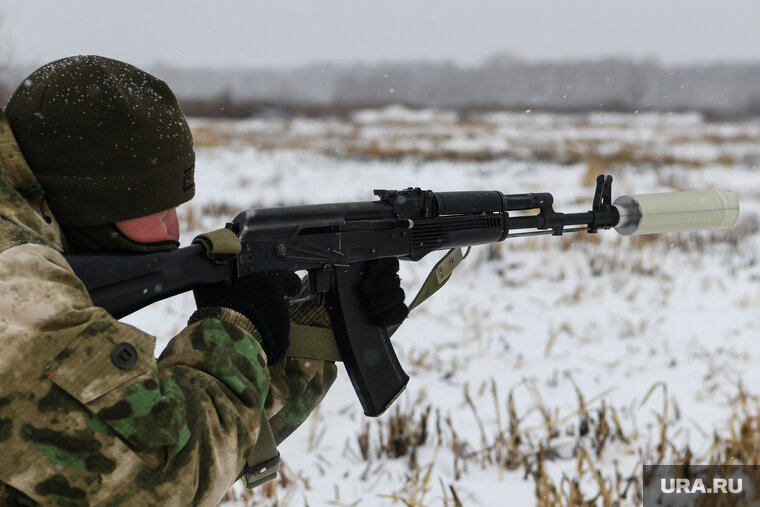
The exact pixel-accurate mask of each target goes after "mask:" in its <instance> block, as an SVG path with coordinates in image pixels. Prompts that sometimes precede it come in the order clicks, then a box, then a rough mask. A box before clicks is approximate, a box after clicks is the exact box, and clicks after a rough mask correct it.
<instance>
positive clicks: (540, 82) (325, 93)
mask: <svg viewBox="0 0 760 507" xmlns="http://www.w3.org/2000/svg"><path fill="white" fill-rule="evenodd" d="M148 70H150V71H151V72H153V73H155V74H156V75H158V76H159V77H161V78H163V79H164V80H166V81H167V82H168V83H169V84H170V86H171V87H172V88H173V89H174V91H175V92H176V94H177V96H178V97H179V98H180V102H181V103H182V106H183V109H184V110H185V112H186V113H187V114H188V115H193V116H230V117H248V116H255V115H262V114H282V115H290V114H310V115H320V114H337V115H340V114H343V113H345V112H348V111H351V110H355V109H357V108H365V107H379V106H383V105H387V104H403V105H406V106H409V107H442V108H453V109H459V110H465V111H466V110H487V109H505V110H521V109H533V110H536V111H539V110H540V111H556V112H577V111H588V110H607V111H674V112H680V111H698V112H701V113H703V114H704V115H705V116H706V117H708V118H746V117H751V116H759V115H760V62H759V63H713V64H693V65H678V66H666V65H663V64H660V63H658V62H657V61H654V60H640V61H632V60H627V59H613V58H609V59H602V60H594V61H568V62H530V61H524V60H520V59H516V58H509V57H495V58H491V59H489V60H486V61H485V62H484V63H483V64H481V65H478V66H472V67H464V66H458V65H454V64H447V63H424V62H423V63H384V64H373V65H365V64H353V65H348V64H346V65H336V64H325V65H317V64H315V65H309V66H305V67H300V68H294V69H271V68H262V69H248V70H245V69H237V70H212V69H185V68H179V67H172V66H167V65H159V66H155V67H153V68H151V69H148ZM14 74H15V76H14V77H15V78H16V79H19V77H20V76H19V74H18V73H17V72H9V73H8V72H7V73H4V75H3V77H8V76H12V75H14ZM22 76H23V75H21V77H22ZM16 82H18V81H16ZM3 84H5V85H6V91H7V90H8V89H12V86H11V85H9V83H8V80H7V79H2V78H1V77H0V88H2V85H3ZM14 86H15V85H14ZM1 92H2V89H0V93H1ZM0 102H1V103H3V104H4V103H5V99H4V98H3V97H1V96H0Z"/></svg>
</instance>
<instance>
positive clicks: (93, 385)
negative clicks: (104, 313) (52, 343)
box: [46, 318, 155, 404]
mask: <svg viewBox="0 0 760 507" xmlns="http://www.w3.org/2000/svg"><path fill="white" fill-rule="evenodd" d="M154 349H155V338H154V337H152V336H150V335H148V334H145V333H142V332H141V331H139V330H137V329H135V328H133V327H131V326H128V325H126V324H121V323H118V322H116V321H113V320H111V319H110V318H102V319H99V320H95V321H93V322H91V323H90V324H88V325H87V327H86V328H85V329H84V330H83V331H82V332H81V333H80V334H79V335H78V336H77V337H76V338H75V339H74V340H73V341H72V342H71V343H70V344H69V345H68V346H67V347H66V348H65V349H63V351H61V352H60V353H59V354H58V355H57V356H56V357H55V359H54V360H53V362H51V363H50V364H49V365H47V367H46V370H47V371H48V375H49V376H48V378H49V379H50V380H51V381H52V382H53V383H54V384H56V385H57V386H58V387H60V388H61V389H63V390H64V391H66V392H67V393H69V394H70V395H71V396H73V397H74V398H76V399H77V400H79V401H80V402H81V403H84V404H88V403H90V402H92V401H93V400H96V399H97V398H100V397H101V396H103V395H104V394H106V393H108V392H109V391H111V390H113V389H115V388H116V387H118V386H120V385H122V384H125V383H127V382H129V381H130V380H132V379H134V378H136V377H139V376H140V375H142V374H144V373H145V372H146V371H148V369H149V368H150V366H151V365H153V364H155V359H154V357H153V351H154Z"/></svg>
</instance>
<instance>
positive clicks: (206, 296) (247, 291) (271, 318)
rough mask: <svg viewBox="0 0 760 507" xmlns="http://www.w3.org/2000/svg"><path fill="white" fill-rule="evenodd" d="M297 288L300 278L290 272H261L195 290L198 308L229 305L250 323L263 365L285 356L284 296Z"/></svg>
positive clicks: (287, 331) (287, 342)
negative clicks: (259, 344)
mask: <svg viewBox="0 0 760 507" xmlns="http://www.w3.org/2000/svg"><path fill="white" fill-rule="evenodd" d="M300 288H301V279H300V278H299V277H298V275H296V274H295V273H293V272H290V271H275V272H271V273H261V274H258V275H251V276H247V277H244V278H238V279H236V280H234V281H233V282H232V283H217V284H214V285H209V286H206V287H201V288H198V289H195V290H194V291H193V294H195V303H196V304H197V305H198V308H204V307H217V306H221V307H224V308H230V309H232V310H235V311H236V312H240V313H242V314H243V315H245V316H246V317H248V319H249V320H250V321H251V322H253V325H254V326H256V329H258V330H259V333H261V338H262V341H263V342H264V343H263V348H264V353H265V354H266V355H267V364H270V365H272V364H274V363H276V362H278V361H279V360H280V359H282V358H283V357H285V351H286V350H287V349H288V345H290V338H289V334H290V310H289V308H288V298H289V297H292V296H295V295H296V294H297V293H298V291H299V289H300Z"/></svg>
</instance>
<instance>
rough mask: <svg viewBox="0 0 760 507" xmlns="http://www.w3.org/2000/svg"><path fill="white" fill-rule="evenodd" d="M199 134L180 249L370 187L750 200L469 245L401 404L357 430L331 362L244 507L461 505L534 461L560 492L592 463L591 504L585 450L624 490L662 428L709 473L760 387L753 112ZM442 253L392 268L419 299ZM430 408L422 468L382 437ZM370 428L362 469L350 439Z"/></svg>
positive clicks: (531, 497)
mask: <svg viewBox="0 0 760 507" xmlns="http://www.w3.org/2000/svg"><path fill="white" fill-rule="evenodd" d="M193 127H194V131H196V138H197V140H198V145H199V147H198V161H197V165H196V168H197V169H196V177H197V195H196V198H195V199H194V200H193V201H192V202H191V203H189V204H188V205H185V206H183V208H181V219H182V220H184V222H185V224H184V227H185V230H184V231H183V239H184V241H185V242H189V240H190V239H191V238H192V237H193V235H194V234H195V233H197V232H199V231H201V230H211V229H214V228H217V227H220V226H222V225H223V224H224V222H225V221H226V220H227V219H229V218H231V217H232V216H234V214H235V213H236V211H237V210H240V209H245V208H248V207H261V206H275V205H283V204H286V205H287V204H303V203H320V202H335V201H355V200H370V199H372V198H373V197H372V190H373V189H375V188H389V189H395V188H405V187H408V186H419V187H423V188H430V189H432V190H439V191H442V190H455V189H461V190H466V189H498V190H501V191H503V192H504V193H522V192H534V191H548V192H551V193H553V194H554V197H555V207H556V209H558V210H560V211H567V212H569V211H586V210H588V209H590V207H591V198H592V195H593V188H592V186H591V181H592V176H594V175H595V174H596V173H598V172H600V171H604V172H608V173H610V174H613V175H614V176H615V183H614V184H613V193H614V196H617V195H620V194H623V193H645V192H653V191H671V190H681V189H692V188H731V189H733V190H735V191H736V192H737V193H738V195H739V197H740V201H741V206H742V217H741V219H740V222H739V224H738V226H737V228H736V230H735V231H732V232H728V233H712V234H711V233H688V234H680V235H675V234H674V235H665V236H661V237H659V238H657V239H655V240H640V239H638V240H637V239H631V238H629V237H620V236H619V235H618V234H617V233H615V232H613V231H604V232H602V233H600V234H599V235H598V238H589V237H588V235H586V234H581V235H573V236H570V235H566V236H564V237H562V238H555V237H550V236H542V237H534V238H515V239H511V240H507V241H506V242H505V243H503V244H501V245H499V246H497V247H494V248H488V247H479V248H475V249H473V252H472V254H471V255H470V257H469V258H468V259H467V260H465V262H464V263H463V264H462V266H461V267H460V268H459V269H458V270H457V271H456V272H455V273H454V275H453V278H452V280H451V282H450V283H449V284H448V285H447V286H446V288H445V289H443V290H442V291H440V292H439V293H437V294H436V295H435V296H434V297H433V298H432V299H431V300H429V301H428V302H427V303H425V305H423V307H421V308H419V309H418V310H416V311H415V312H414V313H413V314H412V316H411V317H410V319H408V321H407V322H405V323H404V325H403V326H402V327H401V329H400V330H399V331H398V333H397V334H396V335H395V336H394V339H393V341H394V344H395V347H396V350H397V353H398V355H399V358H400V360H401V363H402V364H403V365H404V366H405V368H406V370H407V372H408V373H409V375H410V377H411V381H410V382H409V386H408V388H407V390H406V392H405V393H404V394H403V395H402V396H401V398H400V399H399V400H398V401H397V403H396V407H398V409H397V408H396V407H394V408H392V409H391V410H389V412H388V413H387V414H386V415H384V416H382V417H381V418H379V422H378V421H374V420H368V419H367V418H365V417H364V416H363V415H362V413H361V409H360V406H359V404H358V401H357V400H356V398H355V395H354V393H353V389H352V388H351V385H350V382H349V381H348V379H347V377H346V376H345V373H344V372H343V371H342V370H341V373H340V376H339V378H338V381H337V382H336V385H335V386H334V387H333V389H332V390H331V391H330V393H329V394H328V396H327V398H326V399H325V401H324V403H323V404H322V405H321V407H320V409H319V410H318V412H317V413H316V414H314V415H313V417H312V418H311V419H309V420H308V421H307V422H306V423H305V424H304V426H303V427H302V428H301V429H300V430H299V431H298V432H297V433H296V434H294V435H293V436H292V437H291V438H290V439H289V440H288V441H287V442H286V443H285V444H283V445H282V446H281V454H282V456H283V459H284V462H285V468H284V476H285V477H286V478H287V479H288V483H287V484H284V485H283V484H282V483H279V484H278V485H277V487H276V488H272V487H270V488H269V489H267V490H264V491H259V492H256V493H255V494H254V495H253V496H251V495H250V494H248V495H247V496H246V498H247V500H240V501H239V502H238V504H239V505H244V503H245V502H246V501H256V502H263V503H267V502H268V503H269V504H274V503H277V504H278V505H310V506H320V505H328V504H329V505H357V504H358V505H362V506H379V505H404V504H407V505H455V499H454V493H455V494H456V497H457V498H458V500H459V501H461V503H462V504H463V505H485V506H492V505H507V504H509V505H535V504H536V503H537V499H536V497H535V491H536V483H535V482H534V480H533V478H532V477H531V476H529V475H528V474H527V473H526V470H530V471H535V470H536V467H537V466H538V461H539V458H538V456H539V454H540V455H541V456H542V458H541V459H540V461H541V464H542V465H543V467H545V468H544V471H545V475H546V477H547V478H548V479H549V480H551V481H553V483H554V484H555V485H556V487H557V488H558V489H562V491H565V492H567V491H568V487H569V481H564V482H563V477H565V476H566V477H567V478H569V479H572V478H573V477H577V476H578V470H579V466H580V467H581V469H583V470H585V473H584V474H582V475H581V477H580V483H581V484H580V487H581V491H583V493H584V494H585V496H586V497H587V498H591V497H593V496H594V494H595V492H596V491H597V490H598V489H599V488H598V485H597V482H596V481H595V480H594V479H593V475H592V474H591V472H590V470H591V468H590V467H589V466H588V463H582V462H581V460H580V457H582V456H584V454H585V452H586V451H587V452H588V455H589V462H593V463H594V467H595V468H596V469H597V470H598V471H599V472H600V474H601V475H602V476H603V478H604V479H605V480H607V481H608V482H607V484H608V485H612V484H613V483H614V482H615V474H616V471H619V473H620V476H621V477H622V478H623V479H625V478H627V477H629V476H632V475H637V474H639V473H640V465H641V463H642V461H644V462H652V461H654V460H656V459H657V457H656V454H657V452H656V446H657V444H658V443H660V441H661V439H662V436H661V434H660V432H661V428H662V427H663V424H662V423H663V421H664V422H666V423H667V424H665V428H666V438H665V440H666V441H667V442H671V443H672V444H673V447H672V449H671V450H669V451H664V452H665V454H666V457H665V458H662V459H663V460H664V462H668V456H672V455H673V452H674V450H676V451H677V450H683V449H684V448H685V446H686V445H688V446H689V447H690V449H691V450H692V452H693V453H694V455H695V456H696V457H697V459H695V461H697V462H699V461H700V459H699V458H700V457H701V458H702V461H704V460H706V459H708V458H707V456H708V453H709V452H710V449H711V446H712V445H713V433H714V432H717V433H718V434H727V432H728V428H729V425H730V424H731V417H732V410H733V408H732V400H733V399H734V398H735V397H736V395H737V393H738V385H739V382H740V381H741V382H743V385H744V386H745V388H746V390H747V391H748V392H749V393H751V394H758V392H760V388H758V387H757V386H758V384H760V369H758V368H757V367H756V366H755V365H756V364H757V363H758V362H760V346H759V345H758V344H757V337H758V336H760V319H758V310H759V309H760V265H758V252H759V251H760V250H759V249H758V247H759V246H760V237H759V236H758V231H757V229H758V226H757V213H758V212H759V211H760V176H758V174H757V165H758V163H759V161H760V143H758V142H757V140H758V135H760V123H758V122H746V123H732V124H721V123H706V122H703V121H702V119H701V118H700V117H699V116H698V115H665V114H635V115H611V114H602V113H590V114H586V115H575V116H554V115H546V114H535V113H532V112H525V113H509V114H507V113H498V114H497V113H494V114H485V115H479V116H475V117H469V118H464V119H463V118H459V117H458V116H457V115H456V114H455V113H451V112H446V111H408V110H405V109H403V108H400V107H392V108H388V109H385V110H382V111H364V112H361V113H358V114H356V115H354V116H353V117H351V118H349V119H342V120H339V119H330V120H318V119H297V120H283V119H263V120H251V121H243V122H235V123H212V122H208V121H202V120H197V121H194V122H193ZM433 257H435V256H434V255H431V258H430V259H425V260H423V262H420V263H403V264H402V271H401V275H402V280H403V282H404V285H405V287H406V288H407V294H408V296H409V298H410V299H411V297H412V296H413V295H414V293H416V290H417V288H418V287H419V285H420V283H421V282H422V280H423V279H424V277H425V276H426V275H427V271H428V270H429V269H430V268H431V266H432V264H434V263H435V261H436V260H437V259H435V258H433ZM192 306H193V305H192V301H191V298H190V297H188V296H187V295H184V296H179V297H177V298H173V299H172V300H170V301H166V302H161V303H158V304H156V305H154V306H153V307H151V308H147V309H144V310H142V311H140V312H138V313H137V314H134V315H132V316H130V317H128V318H127V319H126V320H128V321H129V322H130V323H132V324H135V325H137V326H139V327H141V328H143V329H146V330H148V331H150V332H152V333H154V334H156V335H157V336H158V337H159V342H160V343H161V344H162V346H163V345H165V343H166V341H167V340H168V338H169V337H170V336H172V335H173V334H174V333H175V332H177V331H178V330H180V329H181V328H182V327H183V326H184V322H185V319H186V317H187V316H188V315H189V314H190V313H191V311H192ZM579 393H580V396H581V397H582V401H581V398H580V397H579ZM510 397H511V399H512V402H511V406H512V407H513V409H512V410H511V413H510V410H509V408H508V407H509V406H510V402H509V401H508V398H510ZM581 403H582V404H583V405H584V406H583V407H581V406H580V405H581ZM427 407H430V413H429V416H428V418H427V439H426V440H425V441H424V443H422V444H421V445H419V446H415V445H412V446H411V447H412V448H415V452H414V453H412V454H413V459H412V456H411V455H410V454H409V453H406V455H404V456H401V457H395V458H394V457H390V456H389V455H388V454H389V451H388V450H387V447H388V446H387V445H386V444H385V441H384V440H381V433H382V434H383V435H385V437H386V438H387V434H388V433H389V431H390V426H389V425H390V420H391V419H393V417H394V416H396V415H398V416H400V418H401V420H405V421H406V420H412V421H413V422H414V424H415V425H416V424H418V421H419V420H420V419H421V418H422V415H423V413H424V412H425V410H426V409H427ZM397 410H398V411H397ZM602 414H603V415H602ZM602 419H603V420H602ZM586 426H588V427H589V430H588V431H586ZM605 429H606V430H609V431H607V433H605ZM367 432H368V436H369V450H368V455H367V457H366V459H365V457H363V456H362V450H361V448H360V445H359V443H358V440H359V439H358V437H359V436H360V435H361V434H363V433H367ZM409 433H411V431H408V432H407V434H409ZM515 436H519V438H518V439H517V440H515V439H514V437H515ZM510 438H511V440H510ZM600 447H601V449H600ZM384 448H385V449H384ZM510 450H511V452H512V454H510ZM539 451H541V452H539ZM402 454H404V453H403V452H402ZM579 463H581V464H580V465H579ZM526 476H527V477H526ZM610 487H612V488H613V489H614V486H610ZM631 488H633V486H631ZM632 498H633V495H632V494H631V493H629V494H628V496H627V497H626V500H625V501H624V502H623V503H624V504H625V503H633V500H632ZM233 504H235V503H233Z"/></svg>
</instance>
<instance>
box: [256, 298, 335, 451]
mask: <svg viewBox="0 0 760 507" xmlns="http://www.w3.org/2000/svg"><path fill="white" fill-rule="evenodd" d="M304 290H305V287H304ZM302 294H303V291H302ZM290 318H291V320H292V321H293V322H296V323H297V324H303V325H308V326H316V327H326V328H330V327H331V324H330V317H329V315H328V314H327V308H325V306H324V304H320V303H319V302H318V301H317V300H313V301H308V302H305V303H301V304H299V305H297V306H296V307H295V309H294V310H292V311H291V314H290ZM269 370H270V373H271V376H272V378H271V381H270V388H269V396H268V397H267V399H266V405H265V408H266V413H267V416H268V417H269V424H270V426H271V427H272V432H273V434H274V438H275V442H276V443H277V444H279V443H280V442H282V441H283V440H285V438H287V437H288V436H289V435H290V434H291V433H293V431H295V430H296V428H298V427H299V426H300V425H301V423H303V422H304V421H305V420H306V418H307V417H308V416H309V414H310V413H311V412H312V411H313V410H314V408H316V406H317V405H318V404H319V403H320V402H321V401H322V399H323V398H324V397H325V394H327V391H328V389H330V386H332V384H333V382H334V381H335V377H336V375H337V368H336V366H335V363H333V362H331V361H321V360H316V359H303V358H295V357H288V358H286V359H285V360H283V361H280V362H279V363H277V364H275V365H272V366H270V369H269Z"/></svg>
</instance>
